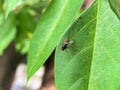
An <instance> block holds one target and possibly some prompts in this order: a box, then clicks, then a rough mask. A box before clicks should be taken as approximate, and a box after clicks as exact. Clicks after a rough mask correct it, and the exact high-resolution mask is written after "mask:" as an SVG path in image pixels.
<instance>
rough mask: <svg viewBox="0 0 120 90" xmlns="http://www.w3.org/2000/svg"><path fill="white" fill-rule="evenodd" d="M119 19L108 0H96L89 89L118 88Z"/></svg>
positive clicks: (119, 79) (119, 59) (113, 89)
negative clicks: (96, 13)
mask: <svg viewBox="0 0 120 90" xmlns="http://www.w3.org/2000/svg"><path fill="white" fill-rule="evenodd" d="M119 29H120V20H119V18H118V17H117V16H116V14H115V13H114V12H113V11H112V10H111V8H110V5H109V2H108V0H99V1H98V15H97V25H96V34H95V39H94V50H93V59H92V63H91V72H90V80H89V90H119V89H120V77H119V75H120V72H119V68H120V55H119V54H120V42H119V41H120V30H119Z"/></svg>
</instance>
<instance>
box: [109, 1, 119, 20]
mask: <svg viewBox="0 0 120 90" xmlns="http://www.w3.org/2000/svg"><path fill="white" fill-rule="evenodd" d="M109 1H110V5H111V7H112V9H113V11H114V12H115V13H116V15H117V16H118V17H119V18H120V0H109Z"/></svg>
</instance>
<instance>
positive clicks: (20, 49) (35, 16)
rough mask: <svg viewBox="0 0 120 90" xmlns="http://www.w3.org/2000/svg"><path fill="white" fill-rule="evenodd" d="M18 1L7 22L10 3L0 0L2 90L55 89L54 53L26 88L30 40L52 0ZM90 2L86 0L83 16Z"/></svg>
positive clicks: (0, 76)
mask: <svg viewBox="0 0 120 90" xmlns="http://www.w3.org/2000/svg"><path fill="white" fill-rule="evenodd" d="M13 1H15V0H13ZM17 2H18V3H17V4H16V6H15V7H14V8H13V9H12V12H11V13H10V14H9V15H8V17H7V19H6V18H5V13H6V8H7V4H8V3H10V2H9V0H0V90H55V83H54V52H53V53H52V54H51V56H50V57H49V58H48V60H47V62H46V63H45V64H44V66H43V67H41V68H40V69H39V70H38V71H37V72H36V73H35V75H34V76H33V77H32V78H31V79H30V81H29V82H28V84H27V85H26V71H27V54H28V50H29V45H30V40H31V38H32V36H33V33H34V30H35V27H36V25H37V22H38V20H39V18H40V16H41V14H43V13H44V12H45V10H46V8H47V6H48V5H49V4H50V2H51V0H18V1H17ZM91 2H92V0H85V1H84V4H83V6H82V8H81V9H80V13H81V12H82V11H83V10H85V9H86V8H87V7H88V6H89V5H90V3H91ZM80 13H79V14H80ZM48 18H49V17H48Z"/></svg>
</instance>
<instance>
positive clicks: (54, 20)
mask: <svg viewBox="0 0 120 90" xmlns="http://www.w3.org/2000/svg"><path fill="white" fill-rule="evenodd" d="M82 2H83V0H74V1H73V0H52V2H51V3H50V5H49V7H48V8H47V10H46V12H45V13H44V14H43V15H42V16H41V18H40V20H39V23H38V26H37V28H36V30H35V33H34V36H33V39H32V40H31V45H30V51H29V55H28V72H27V79H29V78H30V77H31V76H32V75H33V74H34V73H35V72H36V71H37V70H38V69H39V68H40V67H41V66H42V65H43V63H44V62H45V61H46V60H47V58H48V57H49V55H50V54H51V52H52V51H53V50H54V48H55V46H56V44H57V42H58V41H59V39H60V38H61V36H62V35H63V33H64V32H65V30H66V29H67V28H68V26H69V25H70V24H71V23H72V22H73V20H74V18H75V16H76V14H77V12H78V11H79V9H80V6H81V5H82Z"/></svg>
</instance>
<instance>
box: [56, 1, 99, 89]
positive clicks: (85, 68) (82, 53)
mask: <svg viewBox="0 0 120 90" xmlns="http://www.w3.org/2000/svg"><path fill="white" fill-rule="evenodd" d="M97 7H98V6H97V3H94V4H93V5H92V6H91V7H90V8H89V9H88V10H87V11H86V12H85V13H84V14H82V15H81V17H80V18H79V19H78V20H77V21H76V22H74V24H73V25H72V27H70V29H69V30H68V32H67V33H66V34H65V35H64V37H63V39H62V40H61V41H60V43H59V45H58V47H57V50H56V55H55V80H56V86H57V90H87V88H88V83H89V72H90V65H91V60H92V52H93V49H92V48H93V42H94V33H95V28H96V27H95V26H96V15H97ZM65 38H67V39H68V40H70V41H73V44H72V45H71V46H69V47H68V48H67V49H66V50H65V51H61V50H60V49H61V45H62V43H63V42H64V39H65Z"/></svg>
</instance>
